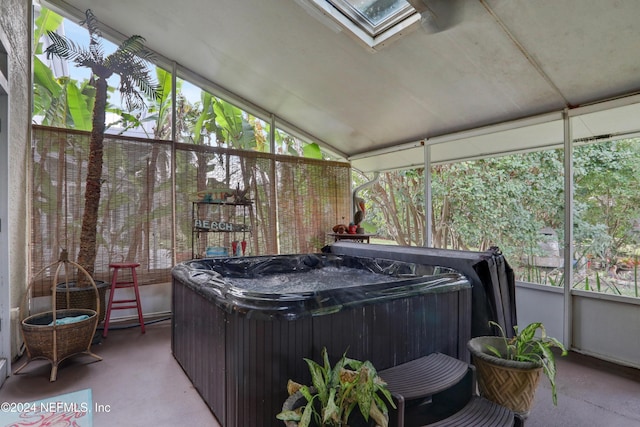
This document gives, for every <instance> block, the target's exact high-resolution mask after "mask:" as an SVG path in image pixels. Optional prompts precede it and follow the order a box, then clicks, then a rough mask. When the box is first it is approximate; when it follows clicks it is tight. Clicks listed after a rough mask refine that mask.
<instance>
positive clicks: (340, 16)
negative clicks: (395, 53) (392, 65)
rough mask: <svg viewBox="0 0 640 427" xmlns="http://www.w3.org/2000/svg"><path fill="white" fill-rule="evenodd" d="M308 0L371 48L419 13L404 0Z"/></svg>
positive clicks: (417, 18) (412, 21) (414, 20)
mask: <svg viewBox="0 0 640 427" xmlns="http://www.w3.org/2000/svg"><path fill="white" fill-rule="evenodd" d="M309 1H310V2H311V3H313V4H315V5H316V6H317V7H319V8H320V9H321V10H322V11H323V12H324V15H326V16H329V17H330V18H331V19H332V20H333V21H335V22H337V23H338V24H340V26H341V27H342V28H343V29H346V30H348V31H349V32H350V33H351V34H353V35H355V36H356V37H357V38H358V39H360V40H361V41H363V42H365V44H366V45H367V46H368V47H370V48H373V49H376V48H379V47H381V46H382V45H384V44H385V42H388V41H389V40H391V39H392V38H396V37H398V36H400V35H402V34H403V33H402V31H403V30H405V29H407V28H408V27H409V26H411V25H413V24H415V23H418V22H419V21H420V14H419V13H418V12H417V11H416V9H414V8H413V7H412V6H411V4H409V2H408V1H406V0H309Z"/></svg>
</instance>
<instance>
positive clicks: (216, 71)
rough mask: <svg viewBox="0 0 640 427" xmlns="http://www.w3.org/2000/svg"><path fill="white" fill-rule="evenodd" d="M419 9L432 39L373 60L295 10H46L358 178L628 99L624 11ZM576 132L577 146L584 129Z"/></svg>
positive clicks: (436, 1) (446, 1)
mask: <svg viewBox="0 0 640 427" xmlns="http://www.w3.org/2000/svg"><path fill="white" fill-rule="evenodd" d="M419 1H424V2H425V3H426V4H427V5H428V6H429V9H430V10H431V11H432V12H433V15H434V16H435V25H436V27H437V28H435V27H433V26H427V25H414V26H413V27H412V28H407V29H406V31H405V32H406V34H404V35H403V36H402V37H400V38H398V39H397V40H395V41H393V42H390V43H388V44H386V45H385V46H384V47H382V48H380V49H378V50H376V51H373V50H372V49H367V48H365V47H364V46H363V45H362V43H360V42H358V41H356V40H355V39H354V38H353V37H352V36H350V35H349V34H348V32H347V31H345V30H344V29H341V28H340V27H339V26H337V25H334V24H332V22H331V21H330V20H328V19H327V18H326V17H325V16H324V15H322V13H320V12H316V11H315V9H313V6H310V5H309V3H308V0H296V1H292V0H241V1H238V0H180V1H175V0H133V1H132V0H110V1H103V0H100V1H99V0H52V1H51V3H47V5H51V4H53V5H55V6H59V7H60V8H62V9H64V10H65V11H66V14H67V15H68V14H69V12H70V13H72V14H73V13H75V14H76V15H77V16H80V15H81V14H82V12H83V11H84V10H86V9H88V8H90V9H92V10H93V12H94V14H95V15H96V16H97V18H98V19H99V20H100V21H101V22H103V23H104V24H105V25H107V26H108V27H110V28H112V29H113V30H115V31H117V32H119V33H121V34H124V35H127V36H128V35H132V34H139V35H142V36H143V37H145V38H146V40H147V46H148V47H149V48H151V49H153V50H154V51H155V52H157V53H158V54H160V55H162V56H164V57H166V58H168V59H170V60H173V61H176V62H177V63H178V64H180V65H181V66H184V67H186V68H188V69H190V70H192V71H193V72H194V73H196V74H197V75H199V76H202V77H203V78H205V79H207V80H210V81H211V82H214V83H215V84H217V85H219V86H220V87H222V88H225V89H227V90H228V91H230V92H233V93H235V94H236V95H238V96H239V97H241V98H243V99H245V100H247V101H248V102H249V103H251V104H254V105H256V106H258V107H260V108H261V109H263V110H265V111H268V112H271V113H273V114H274V115H275V116H277V117H279V118H282V119H283V120H285V121H287V122H289V123H291V124H293V125H295V126H296V127H298V128H300V129H301V130H303V131H305V132H306V133H308V134H309V135H312V136H313V137H315V138H317V140H318V141H321V142H322V143H324V144H326V145H327V146H329V147H332V148H333V149H334V150H336V151H337V152H340V153H342V154H344V155H346V156H347V158H351V159H354V163H357V162H358V159H360V161H359V165H360V166H361V167H362V168H363V169H365V170H375V169H384V168H389V167H402V166H408V165H410V164H412V163H413V164H417V163H419V162H420V161H421V158H420V155H418V158H416V153H418V152H417V151H416V150H418V145H419V141H423V140H426V139H432V138H435V140H437V139H438V138H447V135H460V138H459V139H460V140H461V141H462V142H464V140H465V138H466V136H465V135H466V134H465V131H468V130H470V129H475V128H479V127H485V126H487V125H494V124H500V123H503V122H507V121H512V120H517V119H524V118H526V120H525V121H524V122H526V121H527V120H530V121H531V120H532V121H533V122H535V123H538V124H540V123H542V124H546V125H548V126H552V127H553V133H554V135H555V134H556V133H557V132H559V137H560V138H561V137H562V125H561V124H560V125H559V124H558V123H561V121H558V118H559V116H558V115H557V114H558V113H559V112H561V111H562V110H563V109H565V108H569V109H573V108H575V107H578V106H583V105H585V104H589V103H594V102H598V101H602V100H605V99H609V98H615V97H620V96H624V95H630V94H634V93H635V92H638V91H640V24H639V23H638V17H639V16H640V2H638V1H635V0H605V1H595V0H594V1H591V0H589V1H586V0H535V1H532V0H419ZM637 110H638V108H637V107H635V108H634V109H632V110H626V111H627V113H629V114H630V118H629V119H628V120H627V121H628V122H629V120H631V122H629V123H627V124H626V125H624V126H626V127H631V128H630V129H627V130H628V131H629V132H631V131H637V130H640V120H639V121H638V124H636V123H635V118H636V117H638V118H640V116H638V111H637ZM547 113H550V115H549V116H548V118H549V120H546V119H545V118H544V117H546V116H545V114H547ZM539 117H542V119H539ZM600 120H602V117H601V118H600ZM612 120H613V119H612ZM551 123H553V125H551ZM558 126H559V127H558ZM634 126H635V129H632V128H633V127H634ZM584 127H585V129H587V130H585V132H586V134H585V136H584V137H593V136H595V135H593V134H596V132H598V130H597V129H588V128H590V127H591V125H590V124H587V123H586V122H585V126H584ZM532 129H533V128H532ZM548 130H549V129H548ZM532 132H533V131H531V132H524V133H522V135H520V136H518V135H511V137H510V138H512V139H510V141H511V142H509V140H505V142H504V143H503V145H505V146H504V147H502V148H501V149H503V150H509V149H510V147H509V145H510V144H515V146H514V150H515V149H517V148H518V147H517V145H518V144H522V139H523V138H526V137H529V138H535V136H532ZM541 135H542V134H541ZM542 137H543V136H540V138H542ZM448 138H449V139H451V140H455V139H456V138H455V137H452V136H450V137H448ZM513 138H515V139H513ZM554 138H555V137H554ZM416 141H418V143H415V142H416ZM490 142H491V141H490V140H487V141H486V142H485V143H486V144H490ZM478 144H483V142H482V141H481V140H480V141H478V142H474V143H473V144H471V145H469V144H467V145H465V144H464V143H461V144H460V145H459V146H458V147H457V148H456V146H455V145H450V146H449V148H447V149H446V150H449V151H451V153H450V154H449V155H448V156H449V157H448V158H455V157H456V156H458V157H461V151H462V152H464V151H465V150H473V147H475V149H477V150H478V152H479V153H482V152H486V151H491V150H488V149H487V147H482V146H480V147H479V146H478ZM534 145H535V144H534ZM539 145H545V144H544V143H539ZM547 145H548V144H547ZM414 146H415V147H416V148H415V149H412V148H411V147H414ZM392 147H406V148H409V149H408V151H406V152H405V153H404V154H402V155H400V156H399V157H397V159H396V160H393V161H392V162H391V163H389V161H384V160H375V161H374V160H372V159H374V158H377V157H379V156H377V157H376V156H373V157H371V156H369V155H368V154H367V153H381V152H385V151H389V152H391V151H393V148H392ZM525 148H526V147H525ZM412 150H413V151H412ZM443 150H444V151H446V150H445V149H444V148H443ZM441 151H442V150H441ZM437 153H438V151H437V150H436V154H437ZM470 155H471V156H472V155H473V153H471V154H470ZM445 158H447V156H446V155H444V154H442V159H445ZM366 159H369V160H366ZM393 162H396V163H393Z"/></svg>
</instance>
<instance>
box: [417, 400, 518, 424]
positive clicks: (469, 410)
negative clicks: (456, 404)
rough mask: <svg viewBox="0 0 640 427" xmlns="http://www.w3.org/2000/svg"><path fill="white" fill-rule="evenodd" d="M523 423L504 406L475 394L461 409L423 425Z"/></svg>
mask: <svg viewBox="0 0 640 427" xmlns="http://www.w3.org/2000/svg"><path fill="white" fill-rule="evenodd" d="M523 424H524V423H523V421H522V419H521V418H519V417H517V416H516V415H515V414H514V413H513V412H512V411H511V410H509V409H507V408H505V407H504V406H500V405H498V404H497V403H493V402H491V401H489V400H487V399H485V398H482V397H479V396H473V397H472V398H471V400H470V401H469V403H468V404H467V405H466V406H465V407H464V408H463V409H462V410H461V411H459V412H456V413H455V414H453V415H451V416H450V417H448V418H446V419H444V420H441V421H438V422H436V423H433V424H428V425H427V426H423V427H513V426H515V427H520V426H522V425H523Z"/></svg>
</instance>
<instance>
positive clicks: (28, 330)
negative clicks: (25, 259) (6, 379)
mask: <svg viewBox="0 0 640 427" xmlns="http://www.w3.org/2000/svg"><path fill="white" fill-rule="evenodd" d="M54 266H57V267H56V269H55V275H54V278H53V283H58V278H59V277H60V273H61V272H62V271H64V274H65V275H66V274H67V269H71V268H72V267H75V268H77V269H78V270H79V271H80V272H81V273H82V274H84V275H85V276H86V279H87V280H88V281H89V282H90V286H89V287H88V288H86V289H87V293H88V294H90V295H92V296H93V298H92V301H90V302H92V306H93V307H95V308H94V309H89V308H64V309H61V308H59V307H58V306H57V301H58V298H57V293H58V292H56V290H55V289H54V287H53V286H52V288H51V289H52V292H51V308H52V309H51V310H50V311H46V312H44V313H37V314H31V315H28V311H29V307H31V304H29V302H30V299H31V293H32V289H33V284H34V283H36V280H35V279H34V280H32V281H31V283H29V286H28V287H27V291H26V292H25V295H24V298H23V300H22V306H21V309H20V324H21V329H20V331H21V332H22V338H23V340H24V344H25V347H26V350H27V360H26V361H25V362H24V364H22V366H20V367H19V368H18V369H16V370H15V371H14V374H18V373H20V371H22V369H23V368H24V367H25V366H27V365H28V364H29V362H31V361H32V360H34V359H45V360H48V361H49V363H51V375H50V376H49V381H55V380H56V378H57V375H58V365H59V364H60V362H62V361H63V360H65V359H67V358H69V357H71V356H74V355H76V354H86V355H89V356H91V357H93V358H94V359H95V360H102V358H101V357H100V356H98V355H96V354H94V353H93V352H92V351H91V342H92V339H93V336H94V335H95V333H96V327H97V326H98V317H99V312H100V298H99V292H98V287H97V286H96V283H95V281H94V280H93V279H92V278H91V276H90V275H89V273H87V271H86V270H85V269H84V268H82V267H81V266H80V265H78V264H77V263H74V262H72V261H69V257H68V253H67V251H66V250H62V252H61V253H60V259H59V260H58V262H55V263H53V264H50V265H48V266H46V267H44V268H43V269H42V270H40V271H39V272H38V274H36V276H35V277H38V276H40V274H42V273H43V272H44V271H45V270H48V269H50V268H52V267H54ZM67 282H68V281H67ZM65 293H67V294H68V293H69V291H68V290H66V292H65ZM87 299H89V298H87ZM67 301H69V302H70V301H71V299H67V300H65V302H67ZM74 318H77V319H74ZM64 319H67V320H66V321H65V320H64Z"/></svg>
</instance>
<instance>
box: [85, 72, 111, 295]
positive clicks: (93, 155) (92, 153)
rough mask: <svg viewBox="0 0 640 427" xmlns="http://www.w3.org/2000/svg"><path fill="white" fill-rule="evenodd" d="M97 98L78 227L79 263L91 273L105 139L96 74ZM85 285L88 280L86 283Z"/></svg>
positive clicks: (101, 85) (102, 82) (101, 83)
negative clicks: (82, 209)
mask: <svg viewBox="0 0 640 427" xmlns="http://www.w3.org/2000/svg"><path fill="white" fill-rule="evenodd" d="M95 83H96V100H95V105H94V108H93V119H92V130H91V140H90V142H89V161H88V163H87V182H86V187H85V192H84V212H83V214H82V229H81V231H80V252H79V253H78V264H80V265H81V266H82V267H83V268H84V269H85V270H87V272H88V273H89V274H90V275H91V276H92V277H93V273H94V269H95V263H96V234H97V225H98V208H99V207H100V189H101V185H102V154H103V140H104V127H105V124H104V120H105V108H106V105H107V80H106V79H105V78H102V77H100V78H97V79H96V81H95ZM85 286H88V284H85Z"/></svg>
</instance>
